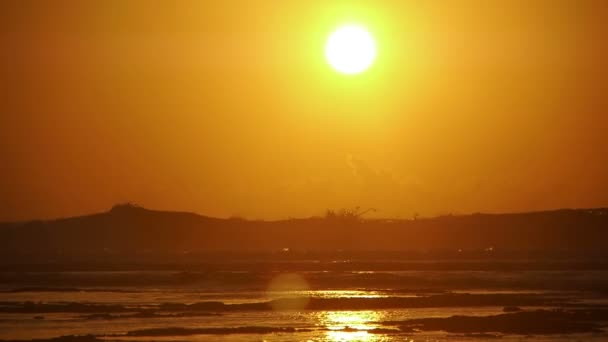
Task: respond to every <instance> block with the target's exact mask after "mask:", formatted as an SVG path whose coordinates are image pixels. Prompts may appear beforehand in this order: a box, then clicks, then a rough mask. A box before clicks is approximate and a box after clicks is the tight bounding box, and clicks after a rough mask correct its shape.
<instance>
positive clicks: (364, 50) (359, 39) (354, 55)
mask: <svg viewBox="0 0 608 342" xmlns="http://www.w3.org/2000/svg"><path fill="white" fill-rule="evenodd" d="M325 56H326V57H327V61H328V62H329V64H330V65H331V66H332V67H333V68H334V69H336V70H337V71H339V72H341V73H344V74H358V73H360V72H363V71H365V70H367V69H368V68H369V67H370V66H371V65H372V63H373V62H374V59H375V58H376V44H375V43H374V38H373V37H372V35H371V34H370V33H369V32H368V31H367V30H366V29H365V28H363V27H361V26H356V25H349V26H344V27H341V28H339V29H338V30H336V31H335V32H334V33H332V34H331V35H330V36H329V39H328V40H327V45H326V46H325Z"/></svg>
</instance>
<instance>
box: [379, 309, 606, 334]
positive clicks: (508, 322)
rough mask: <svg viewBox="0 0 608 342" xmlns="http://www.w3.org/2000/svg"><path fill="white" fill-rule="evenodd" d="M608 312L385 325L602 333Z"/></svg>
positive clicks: (539, 313)
mask: <svg viewBox="0 0 608 342" xmlns="http://www.w3.org/2000/svg"><path fill="white" fill-rule="evenodd" d="M607 315H608V312H607V311H604V310H572V311H564V310H537V311H520V312H516V313H507V314H500V315H493V316H452V317H444V318H420V319H411V320H406V321H401V322H385V324H389V325H398V326H399V328H400V329H401V331H403V332H413V331H446V332H449V333H463V334H471V333H478V334H479V333H502V334H518V335H532V334H573V333H601V332H602V330H601V329H602V325H601V322H603V321H604V320H605V319H606V316H607Z"/></svg>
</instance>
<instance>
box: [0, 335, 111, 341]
mask: <svg viewBox="0 0 608 342" xmlns="http://www.w3.org/2000/svg"><path fill="white" fill-rule="evenodd" d="M102 341H103V340H100V339H98V338H97V337H95V336H94V335H66V336H60V337H53V338H44V339H33V340H16V341H13V342H102ZM0 342H9V341H7V340H0Z"/></svg>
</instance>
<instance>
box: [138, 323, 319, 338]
mask: <svg viewBox="0 0 608 342" xmlns="http://www.w3.org/2000/svg"><path fill="white" fill-rule="evenodd" d="M304 331H309V330H307V329H296V328H292V327H285V328H278V327H257V326H254V327H229V328H151V329H141V330H133V331H129V332H128V333H127V336H138V337H149V336H190V335H230V334H272V333H294V332H304Z"/></svg>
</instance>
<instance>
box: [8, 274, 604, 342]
mask: <svg viewBox="0 0 608 342" xmlns="http://www.w3.org/2000/svg"><path fill="white" fill-rule="evenodd" d="M606 289H608V272H607V271H588V270H579V271H534V270H526V271H462V270H461V271H369V270H365V271H294V272H286V271H284V270H281V271H276V270H267V271H260V270H255V271H233V270H231V271H217V270H214V271H190V272H184V271H145V272H143V271H125V272H96V271H88V272H2V273H0V340H30V339H51V338H56V337H60V336H82V335H94V336H95V338H97V339H101V340H111V341H117V340H120V341H131V340H133V341H370V342H371V341H468V340H470V341H495V340H496V339H497V338H500V339H501V340H502V341H524V340H526V341H539V342H540V341H608V334H607V332H606V331H607V329H606V328H607V327H608V293H607V292H606ZM571 312H578V313H580V312H584V315H583V314H571ZM590 312H591V313H590ZM525 313H532V314H534V313H538V314H537V315H535V316H530V317H533V318H532V319H526V318H525V317H524V318H523V319H519V318H518V317H519V316H518V315H522V314H525ZM505 315H506V316H505ZM460 316H466V317H469V318H472V319H474V318H476V317H477V318H480V319H481V320H477V321H474V322H475V323H472V324H470V323H466V322H464V323H459V322H458V321H449V319H453V318H454V317H460ZM545 316H547V317H546V318H545ZM553 316H555V317H553ZM574 316H576V317H574ZM591 316H593V317H591ZM487 317H514V318H515V320H514V321H512V322H511V321H509V322H510V323H509V322H508V323H504V322H503V323H496V322H493V321H485V320H484V319H485V318H487ZM581 317H582V318H581ZM438 318H447V319H448V320H445V321H441V320H439V321H413V320H418V319H438ZM467 319H468V318H467ZM535 320H537V321H535ZM540 327H543V328H542V329H541V328H540ZM545 327H547V328H545ZM553 329H554V330H553Z"/></svg>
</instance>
